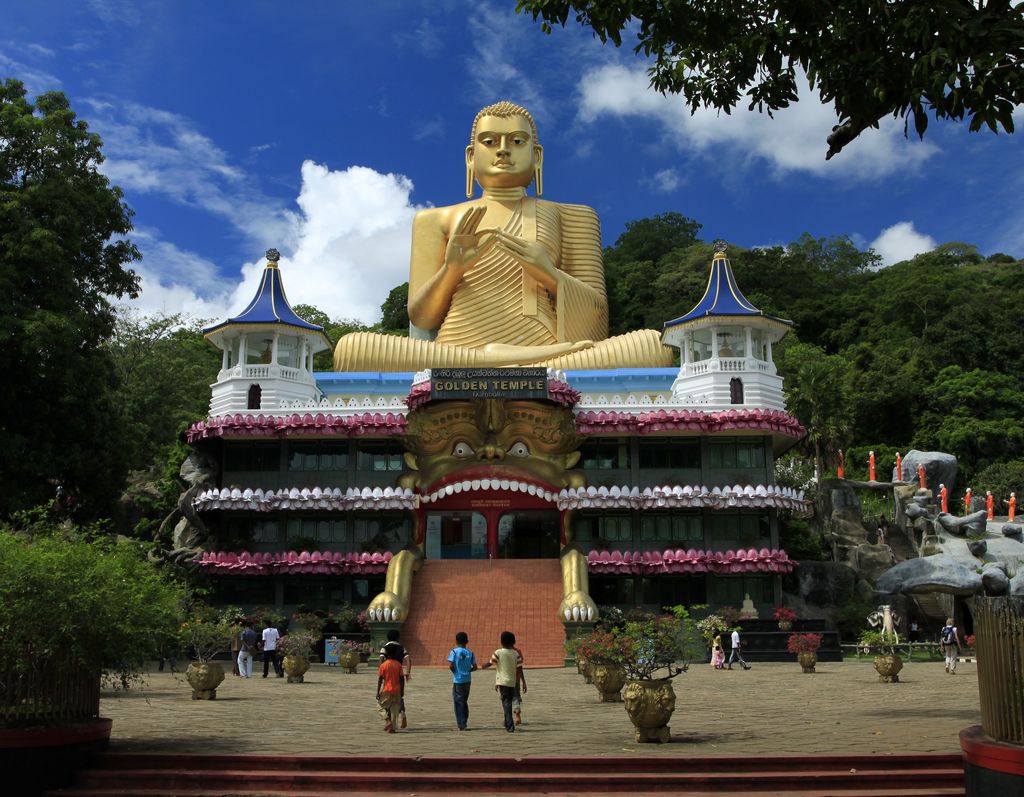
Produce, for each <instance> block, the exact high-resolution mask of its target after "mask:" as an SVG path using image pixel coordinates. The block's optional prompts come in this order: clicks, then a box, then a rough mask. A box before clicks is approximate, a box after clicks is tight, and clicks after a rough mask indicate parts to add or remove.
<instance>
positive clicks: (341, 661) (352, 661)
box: [338, 650, 359, 673]
mask: <svg viewBox="0 0 1024 797" xmlns="http://www.w3.org/2000/svg"><path fill="white" fill-rule="evenodd" d="M338 666H339V667H341V669H343V670H344V671H345V672H349V673H354V672H355V671H356V668H357V667H358V666H359V653H358V652H357V651H354V650H346V651H344V652H343V653H339V654H338Z"/></svg>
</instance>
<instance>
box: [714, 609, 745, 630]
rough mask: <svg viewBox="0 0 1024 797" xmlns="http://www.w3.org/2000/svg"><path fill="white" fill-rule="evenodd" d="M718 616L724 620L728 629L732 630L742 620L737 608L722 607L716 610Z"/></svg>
mask: <svg viewBox="0 0 1024 797" xmlns="http://www.w3.org/2000/svg"><path fill="white" fill-rule="evenodd" d="M716 614H717V615H718V616H719V617H721V618H722V622H724V623H725V625H726V628H732V627H733V626H734V625H736V623H737V621H738V620H739V619H740V610H739V609H737V608H736V607H735V606H722V607H721V608H720V609H717V610H716Z"/></svg>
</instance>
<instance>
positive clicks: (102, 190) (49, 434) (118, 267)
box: [0, 80, 139, 518]
mask: <svg viewBox="0 0 1024 797" xmlns="http://www.w3.org/2000/svg"><path fill="white" fill-rule="evenodd" d="M102 162H103V154H102V152H101V142H100V138H99V136H97V135H96V134H95V133H91V132H89V129H88V126H87V125H86V123H85V122H84V121H82V120H79V119H77V118H76V116H75V114H74V112H73V111H72V110H71V109H70V107H69V103H68V100H67V99H66V98H65V97H64V95H63V94H60V93H48V94H43V95H41V96H40V97H38V98H37V99H36V102H35V103H34V104H33V103H31V102H29V101H28V100H27V99H26V97H25V89H24V87H23V86H22V84H21V83H19V82H18V81H16V80H5V81H4V82H3V83H2V84H0V342H2V345H0V373H3V375H4V379H3V386H2V387H0V403H2V404H3V406H4V412H3V415H2V421H0V434H2V436H3V440H4V444H3V446H0V481H2V483H3V484H4V485H5V489H4V490H3V491H2V492H0V514H4V515H6V514H9V513H10V512H12V511H16V510H19V509H24V508H27V507H31V506H35V505H38V504H42V503H46V502H47V501H49V500H50V499H52V498H54V497H55V496H58V495H59V496H60V498H61V500H62V501H63V502H64V504H65V505H66V506H67V507H68V508H69V509H70V510H71V511H72V512H73V513H74V514H75V515H77V516H79V517H86V518H88V517H96V516H99V515H102V514H106V513H108V512H109V510H110V507H111V505H112V502H113V500H114V498H115V497H116V495H117V493H118V492H119V490H120V488H121V485H122V483H123V477H124V473H125V468H126V465H127V463H126V461H125V459H124V457H123V456H122V454H123V452H122V451H121V450H120V447H119V445H118V439H117V429H118V426H119V424H120V419H121V417H122V413H121V406H120V405H119V403H118V401H117V394H116V384H117V376H116V372H115V368H114V364H113V361H112V359H111V356H110V353H109V351H108V350H107V349H106V348H105V347H104V345H103V344H104V342H105V341H107V340H108V339H109V338H110V336H111V334H112V332H113V330H114V323H115V314H114V311H113V309H112V307H111V304H110V301H109V299H108V297H112V296H113V297H123V296H132V297H134V296H136V295H137V291H138V280H137V278H136V276H135V274H134V273H133V272H132V271H131V270H130V269H128V268H126V266H127V265H128V264H130V263H131V262H132V261H134V260H136V259H137V258H138V257H139V254H138V251H137V250H136V248H135V246H134V245H133V244H132V243H131V242H130V241H128V240H127V239H125V238H124V237H123V236H124V235H125V234H127V233H128V232H129V231H130V230H131V215H132V214H131V211H130V210H129V209H128V208H127V207H126V206H125V205H124V203H123V202H122V194H121V191H120V189H118V188H116V187H114V186H111V185H110V183H109V182H108V181H107V178H106V177H104V176H103V175H102V174H100V173H99V171H97V166H98V165H99V164H100V163H102Z"/></svg>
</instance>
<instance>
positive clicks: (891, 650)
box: [859, 630, 903, 684]
mask: <svg viewBox="0 0 1024 797" xmlns="http://www.w3.org/2000/svg"><path fill="white" fill-rule="evenodd" d="M898 642H899V637H897V636H896V634H894V633H893V632H891V631H884V630H883V631H862V632H861V635H860V640H859V644H860V646H861V648H863V649H864V651H865V652H870V651H872V650H874V651H876V652H877V654H878V655H876V656H875V662H874V664H875V670H876V671H877V672H878V680H879V681H881V682H882V683H890V684H895V683H899V680H900V676H899V672H900V670H902V669H903V659H901V658H900V655H899V653H897V652H896V645H897V643H898Z"/></svg>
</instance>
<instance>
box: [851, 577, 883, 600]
mask: <svg viewBox="0 0 1024 797" xmlns="http://www.w3.org/2000/svg"><path fill="white" fill-rule="evenodd" d="M854 590H855V591H856V593H857V597H858V598H860V599H861V601H863V602H864V603H877V602H878V601H876V600H875V588H874V587H872V586H871V584H869V583H868V582H867V581H865V580H864V579H863V578H862V579H861V580H860V581H858V582H857V586H856V587H855V588H854Z"/></svg>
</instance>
